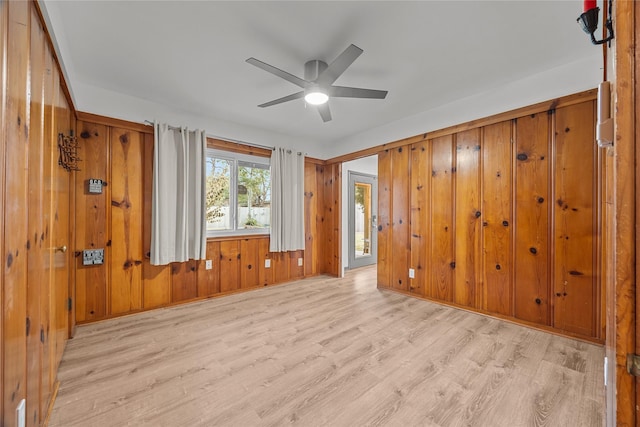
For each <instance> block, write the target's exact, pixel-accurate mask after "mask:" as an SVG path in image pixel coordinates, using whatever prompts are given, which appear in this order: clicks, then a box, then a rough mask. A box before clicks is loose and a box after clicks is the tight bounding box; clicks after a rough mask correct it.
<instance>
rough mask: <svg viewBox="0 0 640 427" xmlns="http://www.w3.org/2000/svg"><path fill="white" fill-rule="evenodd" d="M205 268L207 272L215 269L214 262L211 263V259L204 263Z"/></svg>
mask: <svg viewBox="0 0 640 427" xmlns="http://www.w3.org/2000/svg"><path fill="white" fill-rule="evenodd" d="M204 268H205V269H206V270H211V269H212V268H213V261H211V260H210V259H208V260H206V261H205V262H204Z"/></svg>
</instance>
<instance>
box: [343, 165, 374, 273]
mask: <svg viewBox="0 0 640 427" xmlns="http://www.w3.org/2000/svg"><path fill="white" fill-rule="evenodd" d="M348 197H349V199H348V203H349V225H348V230H349V231H348V233H349V269H354V268H357V267H362V266H365V265H371V264H375V263H376V262H378V242H377V235H378V233H377V232H376V227H377V222H376V221H377V218H378V212H377V207H378V180H377V178H376V177H375V176H373V175H367V174H363V173H357V172H351V171H349V193H348Z"/></svg>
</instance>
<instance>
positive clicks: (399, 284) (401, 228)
mask: <svg viewBox="0 0 640 427" xmlns="http://www.w3.org/2000/svg"><path fill="white" fill-rule="evenodd" d="M410 152H411V150H410V149H409V147H398V148H394V149H393V150H392V151H391V168H392V171H393V174H392V177H393V178H392V184H391V203H392V204H393V216H392V217H391V218H392V219H391V230H392V231H391V233H392V238H391V242H392V243H391V252H392V260H391V286H392V287H393V288H395V289H400V290H403V291H407V290H409V261H410V259H411V254H410V252H411V241H410V235H409V233H410V227H409V225H410V224H409V223H410V218H411V216H410V212H409V196H410V190H409V185H410V177H411V162H410Z"/></svg>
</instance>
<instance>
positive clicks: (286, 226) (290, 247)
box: [269, 147, 304, 252]
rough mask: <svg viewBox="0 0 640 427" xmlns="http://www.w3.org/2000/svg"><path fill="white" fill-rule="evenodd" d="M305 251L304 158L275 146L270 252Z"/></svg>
mask: <svg viewBox="0 0 640 427" xmlns="http://www.w3.org/2000/svg"><path fill="white" fill-rule="evenodd" d="M298 249H304V155H303V154H302V153H297V152H296V151H294V150H289V149H285V148H278V147H276V148H275V149H274V150H273V153H271V235H270V243H269V251H271V252H286V251H296V250H298Z"/></svg>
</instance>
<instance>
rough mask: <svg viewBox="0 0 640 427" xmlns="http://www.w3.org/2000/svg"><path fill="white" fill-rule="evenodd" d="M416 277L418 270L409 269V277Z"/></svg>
mask: <svg viewBox="0 0 640 427" xmlns="http://www.w3.org/2000/svg"><path fill="white" fill-rule="evenodd" d="M415 278H416V271H415V270H414V269H413V268H410V269H409V279H415Z"/></svg>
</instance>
